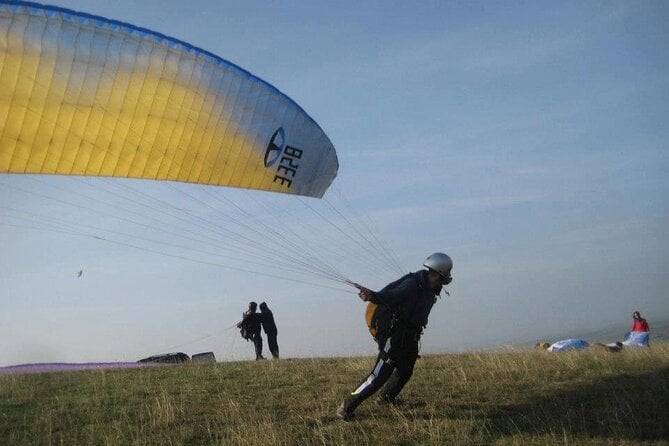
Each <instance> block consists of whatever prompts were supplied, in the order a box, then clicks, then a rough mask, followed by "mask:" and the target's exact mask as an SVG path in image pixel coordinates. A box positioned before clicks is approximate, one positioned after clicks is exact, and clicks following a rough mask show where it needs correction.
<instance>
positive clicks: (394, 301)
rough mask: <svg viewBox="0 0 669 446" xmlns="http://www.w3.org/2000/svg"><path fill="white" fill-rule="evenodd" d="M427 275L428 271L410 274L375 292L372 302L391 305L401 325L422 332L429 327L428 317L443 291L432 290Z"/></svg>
mask: <svg viewBox="0 0 669 446" xmlns="http://www.w3.org/2000/svg"><path fill="white" fill-rule="evenodd" d="M427 274H428V273H427V271H426V270H422V271H417V272H415V273H409V274H407V275H405V276H403V277H401V278H399V279H398V280H396V281H394V282H392V283H390V284H388V285H386V287H384V288H383V289H382V290H381V291H377V292H375V293H374V294H373V295H372V297H371V299H370V300H371V301H372V302H373V303H375V304H386V305H389V306H390V307H391V308H392V309H393V313H394V314H395V316H396V319H397V323H399V324H400V325H403V326H405V327H407V328H413V329H416V330H420V329H422V328H424V327H426V326H427V319H428V316H429V315H430V311H431V310H432V306H433V305H434V303H435V302H436V300H437V295H438V294H439V292H440V291H441V288H440V289H439V290H437V291H436V292H435V291H433V290H431V289H430V286H429V284H428V280H427Z"/></svg>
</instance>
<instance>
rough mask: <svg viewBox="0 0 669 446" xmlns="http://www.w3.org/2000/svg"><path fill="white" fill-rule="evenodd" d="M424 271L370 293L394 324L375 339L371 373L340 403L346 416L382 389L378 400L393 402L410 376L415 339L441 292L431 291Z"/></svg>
mask: <svg viewBox="0 0 669 446" xmlns="http://www.w3.org/2000/svg"><path fill="white" fill-rule="evenodd" d="M427 275H428V271H418V272H415V273H410V274H407V275H405V276H403V277H401V278H400V279H398V280H396V281H395V282H392V283H390V284H389V285H387V286H386V287H385V288H383V289H382V290H381V291H378V292H376V293H373V294H372V297H371V299H370V301H371V302H373V303H375V304H379V305H387V306H389V307H390V308H392V312H393V315H394V321H393V324H392V327H391V328H390V330H389V333H387V334H385V333H384V334H383V335H382V336H380V337H379V336H377V340H378V342H379V353H378V356H377V358H376V363H375V365H374V368H373V369H372V372H371V374H370V375H369V376H368V377H367V378H366V379H365V380H364V381H363V382H362V383H360V385H359V386H358V388H357V389H356V390H355V391H353V393H352V394H351V396H349V397H348V398H347V399H346V400H345V401H344V403H343V409H344V410H345V412H346V413H352V412H353V411H354V410H355V408H356V407H357V406H359V405H360V403H362V402H363V401H364V400H365V399H367V398H369V397H370V396H371V395H372V394H374V392H376V391H377V390H379V389H380V388H381V387H383V386H384V384H385V387H384V388H383V390H382V392H381V395H380V396H379V400H381V401H386V402H391V403H392V402H394V401H395V399H396V397H397V395H398V394H399V393H400V392H401V391H402V388H403V387H404V385H405V384H406V383H407V382H408V381H409V379H410V378H411V375H412V374H413V369H414V365H415V364H416V359H418V350H419V345H418V344H419V340H420V336H421V334H422V333H423V328H425V326H427V319H428V316H429V314H430V311H431V310H432V306H433V305H434V304H435V302H436V298H437V297H436V296H437V295H438V294H439V292H440V291H441V288H439V289H438V290H434V289H431V288H430V286H429V284H428V281H427Z"/></svg>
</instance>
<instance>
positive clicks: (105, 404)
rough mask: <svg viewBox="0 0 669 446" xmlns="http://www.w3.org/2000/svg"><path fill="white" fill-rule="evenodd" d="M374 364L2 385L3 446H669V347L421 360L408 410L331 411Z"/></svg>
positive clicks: (127, 373) (230, 367) (302, 363)
mask: <svg viewBox="0 0 669 446" xmlns="http://www.w3.org/2000/svg"><path fill="white" fill-rule="evenodd" d="M372 362H373V360H372V358H341V359H313V360H306V359H305V360H282V361H262V362H255V361H253V362H246V363H220V364H215V365H183V366H173V367H164V368H149V369H130V370H106V371H88V372H71V373H47V374H39V375H22V376H3V377H0V444H2V445H23V444H31V445H32V444H37V445H56V444H58V445H60V444H65V445H98V444H99V445H150V444H155V445H184V444H187V445H191V444H192V445H199V444H221V445H229V444H234V445H309V444H326V445H330V444H337V445H356V444H361V445H374V444H387V445H403V444H406V445H414V444H424V445H431V444H434V445H437V444H463V445H467V444H471V445H479V444H517V445H527V444H541V445H544V444H574V445H582V444H634V445H636V444H669V415H668V414H669V411H668V410H667V408H668V407H669V344H655V345H654V346H653V349H652V350H635V351H625V352H623V353H620V354H611V353H607V352H604V351H598V350H593V351H588V352H573V353H561V354H550V353H546V352H538V351H537V352H535V351H531V352H504V353H485V354H475V353H472V354H459V355H434V356H425V357H423V358H422V359H420V360H419V362H418V364H417V367H416V372H415V374H414V377H413V379H412V381H411V382H410V383H409V384H408V385H407V387H406V389H405V391H404V393H403V397H404V398H405V399H407V400H408V401H409V403H408V404H407V405H405V406H402V407H400V408H388V407H379V406H376V405H375V404H374V403H373V401H368V402H366V403H365V404H363V405H362V406H361V407H360V408H359V409H358V412H357V417H356V420H355V421H353V422H350V423H344V422H341V421H339V420H337V419H336V417H335V416H334V410H335V408H336V406H337V405H338V403H339V402H340V401H341V399H342V398H343V397H344V396H345V395H346V394H347V393H348V392H350V391H351V390H352V389H353V388H354V387H355V385H356V384H357V383H358V381H359V380H360V379H362V378H363V377H364V376H365V375H366V374H367V373H368V372H369V368H370V367H371V365H372Z"/></svg>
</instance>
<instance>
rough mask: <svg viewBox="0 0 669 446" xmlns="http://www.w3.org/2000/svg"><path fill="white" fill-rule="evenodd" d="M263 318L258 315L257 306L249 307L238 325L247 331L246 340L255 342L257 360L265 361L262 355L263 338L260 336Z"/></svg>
mask: <svg viewBox="0 0 669 446" xmlns="http://www.w3.org/2000/svg"><path fill="white" fill-rule="evenodd" d="M261 323H262V321H261V316H260V314H259V313H256V311H255V306H253V307H249V309H248V310H246V311H245V312H244V313H243V314H242V320H241V322H239V323H238V324H237V327H239V328H242V327H244V329H245V331H244V332H245V339H246V340H248V341H251V342H253V346H254V347H255V352H256V360H258V359H265V358H264V357H263V355H262V336H261V335H260V327H261Z"/></svg>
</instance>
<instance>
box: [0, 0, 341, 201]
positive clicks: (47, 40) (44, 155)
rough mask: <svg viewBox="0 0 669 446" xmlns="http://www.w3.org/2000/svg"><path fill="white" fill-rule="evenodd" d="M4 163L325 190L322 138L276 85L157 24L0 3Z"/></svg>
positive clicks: (330, 170) (0, 158)
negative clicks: (150, 27)
mask: <svg viewBox="0 0 669 446" xmlns="http://www.w3.org/2000/svg"><path fill="white" fill-rule="evenodd" d="M0 32H1V34H2V36H3V39H2V45H0V60H2V72H1V75H0V122H2V123H3V125H2V126H1V127H0V172H7V173H42V174H61V175H93V176H108V177H127V178H143V179H158V180H172V181H181V182H187V183H200V184H209V185H225V186H234V187H241V188H251V189H260V190H268V191H275V192H283V193H290V194H299V195H308V196H314V197H321V196H322V195H323V194H324V192H325V190H326V189H327V188H328V186H329V185H330V184H331V182H332V181H333V179H334V178H335V176H336V174H337V169H338V161H337V156H336V153H335V150H334V147H333V145H332V143H331V142H330V140H329V139H328V137H327V135H326V134H325V133H324V132H323V130H322V129H321V128H320V127H319V125H318V124H317V123H316V122H315V121H314V120H313V119H312V118H311V117H310V116H309V115H307V113H306V112H305V111H304V110H303V109H302V108H301V107H300V106H298V105H297V104H296V103H295V102H294V101H292V100H291V99H290V98H288V97H287V96H286V95H284V94H283V93H281V92H280V91H278V90H277V89H276V88H274V87H273V86H271V85H269V84H268V83H266V82H264V81H262V80H261V79H259V78H257V77H255V76H253V75H251V74H250V73H248V72H247V71H245V70H243V69H241V68H239V67H238V66H236V65H234V64H232V63H230V62H228V61H226V60H224V59H221V58H220V57H218V56H216V55H214V54H211V53H209V52H207V51H204V50H201V49H199V48H196V47H194V46H192V45H189V44H187V43H185V42H181V41H179V40H177V39H173V38H171V37H167V36H165V35H162V34H159V33H156V32H154V31H150V30H146V29H142V28H138V27H136V26H133V25H129V24H126V23H121V22H118V21H114V20H109V19H105V18H102V17H97V16H92V15H89V14H83V13H78V12H75V11H71V10H68V9H63V8H58V7H53V6H43V5H39V4H36V3H28V2H22V1H11V2H10V1H5V0H0Z"/></svg>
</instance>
